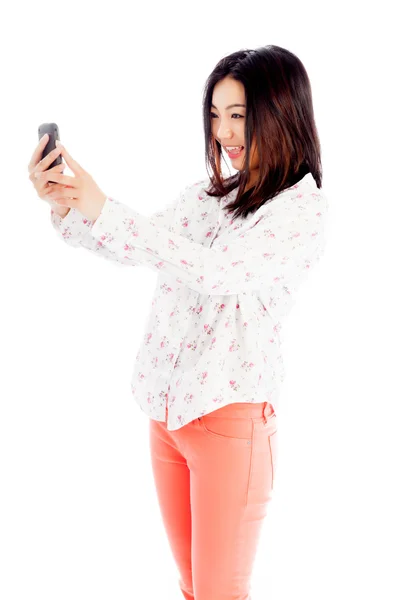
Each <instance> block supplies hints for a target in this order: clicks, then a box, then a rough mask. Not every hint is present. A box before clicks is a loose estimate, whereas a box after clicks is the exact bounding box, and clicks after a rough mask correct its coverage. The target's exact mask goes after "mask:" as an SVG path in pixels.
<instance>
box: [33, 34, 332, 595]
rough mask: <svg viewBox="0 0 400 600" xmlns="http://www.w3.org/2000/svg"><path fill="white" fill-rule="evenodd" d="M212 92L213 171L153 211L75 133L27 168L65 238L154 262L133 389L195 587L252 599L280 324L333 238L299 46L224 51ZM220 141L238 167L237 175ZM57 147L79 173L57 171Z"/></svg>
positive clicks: (273, 424)
mask: <svg viewBox="0 0 400 600" xmlns="http://www.w3.org/2000/svg"><path fill="white" fill-rule="evenodd" d="M203 107H204V110H203V117H204V130H205V143H206V164H207V165H211V168H212V171H213V173H212V176H211V178H210V179H208V178H207V179H205V180H202V181H199V182H195V183H194V184H191V185H189V186H188V187H186V188H185V189H184V190H183V191H182V192H181V193H180V194H179V195H178V197H177V198H176V199H175V200H174V201H173V202H172V203H170V204H169V205H167V206H166V207H165V210H162V211H159V212H157V213H155V214H153V215H152V216H151V217H150V218H146V217H144V216H143V215H141V214H140V213H138V212H137V211H136V210H133V209H132V208H130V207H129V206H127V205H125V204H122V203H121V202H119V201H117V200H115V199H113V198H110V197H107V196H106V195H105V194H104V193H103V192H102V191H101V190H100V189H99V188H98V187H97V185H96V184H95V182H94V181H93V179H92V178H91V177H90V175H89V174H88V173H87V172H86V171H85V170H84V169H82V167H81V166H80V165H78V163H77V162H76V161H75V160H73V159H72V157H71V156H70V155H69V153H68V152H67V151H66V150H65V149H64V148H58V149H56V151H54V152H53V153H50V154H49V155H48V156H47V157H46V158H45V159H43V161H40V162H39V160H38V159H39V157H40V155H41V152H42V150H43V148H44V142H45V141H46V140H42V141H41V142H40V144H39V146H38V147H37V149H36V150H35V153H34V154H33V156H32V160H31V162H30V164H29V172H30V178H31V181H32V182H33V183H34V185H35V188H36V190H37V192H38V194H39V196H40V197H41V198H42V199H44V200H46V201H51V202H52V210H51V221H52V224H53V226H54V227H55V229H56V230H57V231H58V232H59V234H60V236H61V238H62V239H63V240H64V241H65V242H66V243H67V244H70V245H72V246H83V247H84V248H87V249H88V250H91V251H92V252H94V253H95V254H98V255H99V256H102V257H104V258H107V259H110V260H113V261H116V262H119V263H121V264H124V265H129V266H135V265H141V264H144V265H148V266H149V267H150V268H151V269H153V270H155V271H157V273H158V285H157V288H156V291H155V294H154V299H153V303H152V310H151V312H150V315H149V317H148V321H147V325H146V327H145V333H144V336H143V340H142V344H141V347H140V349H139V352H138V354H137V356H136V366H135V370H134V373H133V377H132V384H131V389H132V393H133V395H134V397H135V398H136V400H137V402H138V404H139V406H140V407H141V409H142V410H143V411H144V412H145V413H146V414H147V415H148V416H149V425H150V431H149V433H150V450H151V459H152V467H153V473H154V481H155V486H156V491H157V495H158V499H159V504H160V510H161V514H162V517H163V521H164V524H165V529H166V532H167V535H168V537H169V540H170V544H171V549H172V553H173V556H174V558H175V560H176V564H177V566H178V569H179V573H180V581H179V585H180V589H181V591H182V594H183V596H184V598H186V600H189V599H191V600H193V598H195V599H196V600H214V599H215V600H217V599H219V598H224V599H225V598H226V599H228V598H241V599H243V600H244V599H249V597H250V596H249V594H250V585H251V584H250V580H251V573H252V567H253V562H254V559H255V554H256V549H257V544H258V540H259V536H260V533H261V527H262V524H263V522H264V519H265V516H266V513H267V505H268V503H269V502H270V500H271V497H272V491H273V488H274V483H275V477H276V466H277V429H278V427H277V414H276V411H277V403H278V398H279V387H280V384H281V383H282V382H283V380H284V375H285V373H284V367H283V361H282V355H281V352H280V346H281V342H282V333H281V324H282V320H283V319H284V317H285V316H286V315H287V314H288V312H289V310H290V308H291V306H292V305H293V302H294V295H295V293H296V291H297V289H298V288H299V286H300V284H301V282H302V281H303V280H304V279H305V277H306V276H307V273H308V272H309V270H310V268H312V266H313V265H314V264H315V263H316V262H317V261H318V260H319V259H320V257H321V255H322V253H323V251H324V247H325V237H324V231H325V230H324V227H325V225H324V224H325V222H326V216H327V212H328V202H327V199H326V196H325V195H324V194H323V193H322V191H321V187H322V183H321V182H322V174H321V161H320V144H319V139H318V134H317V130H316V126H315V122H314V114H313V105H312V94H311V87H310V82H309V79H308V76H307V73H306V71H305V68H304V66H303V64H302V63H301V61H300V60H299V59H298V58H297V57H296V56H295V55H294V54H292V53H291V52H289V51H288V50H285V49H284V48H281V47H279V46H266V47H261V48H258V49H257V50H254V51H252V50H250V51H239V52H235V53H233V54H231V55H229V56H227V57H225V58H223V59H222V60H221V61H220V62H219V63H218V64H217V66H216V67H215V69H214V70H213V72H212V73H211V75H210V76H209V78H208V80H207V83H206V87H205V93H204V100H203ZM223 152H226V153H227V154H228V157H229V159H230V161H231V164H232V166H233V168H234V169H236V170H237V172H236V173H235V174H234V175H233V176H230V177H227V178H223V176H222V172H221V156H223ZM60 153H61V154H62V155H63V156H64V158H65V160H66V162H67V164H68V166H70V167H71V169H72V170H73V172H74V175H75V177H74V178H71V177H66V176H64V175H62V174H60V171H61V170H62V165H60V166H58V167H54V169H50V170H48V171H46V169H47V167H48V166H49V165H50V164H51V162H52V161H53V160H54V159H55V157H56V156H57V154H60ZM57 171H58V172H57ZM36 174H37V175H38V176H39V177H38V179H36V178H35V175H36ZM46 179H48V180H51V181H53V182H55V183H53V184H51V185H49V184H48V183H47V181H46ZM66 186H68V189H66ZM54 203H55V204H54Z"/></svg>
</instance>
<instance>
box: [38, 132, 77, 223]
mask: <svg viewBox="0 0 400 600" xmlns="http://www.w3.org/2000/svg"><path fill="white" fill-rule="evenodd" d="M48 139H49V136H48V135H47V134H45V135H44V136H43V137H42V139H41V140H40V142H39V144H38V145H37V146H36V148H35V150H34V152H33V154H32V158H31V160H30V162H29V165H28V171H29V179H30V180H31V182H32V184H33V187H34V188H35V190H36V192H37V195H38V196H39V198H40V199H41V200H44V201H45V202H48V203H49V204H50V206H51V207H52V209H53V210H54V212H55V213H57V214H58V215H59V216H60V217H65V216H66V215H67V214H68V212H69V207H68V206H60V205H59V204H57V203H55V202H53V201H52V200H50V199H49V198H48V194H50V193H51V192H54V191H57V190H58V189H64V188H65V187H67V186H65V185H61V184H59V183H52V182H50V181H41V180H40V179H36V177H35V173H37V172H41V171H46V170H47V169H48V167H49V166H50V165H51V163H52V162H53V161H54V160H55V159H56V158H57V156H58V155H59V154H60V152H61V148H60V147H58V146H57V147H56V148H55V149H54V150H52V151H51V152H49V154H48V155H47V156H45V158H43V159H41V160H40V158H41V156H42V154H43V150H44V148H45V147H46V144H47V142H48ZM64 169H65V163H61V164H60V165H56V166H55V167H53V168H52V169H48V172H49V173H62V172H63V171H64Z"/></svg>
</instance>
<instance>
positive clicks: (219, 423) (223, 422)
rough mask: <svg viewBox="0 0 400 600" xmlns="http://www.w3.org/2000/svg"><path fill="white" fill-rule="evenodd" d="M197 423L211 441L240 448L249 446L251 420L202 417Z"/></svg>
mask: <svg viewBox="0 0 400 600" xmlns="http://www.w3.org/2000/svg"><path fill="white" fill-rule="evenodd" d="M198 421H199V423H200V425H201V428H202V430H203V432H204V433H205V434H206V435H207V436H208V437H211V438H213V439H219V440H221V441H225V443H231V444H237V445H241V446H248V447H249V446H251V443H252V435H253V419H252V418H250V417H249V418H245V417H244V418H237V417H236V418H230V417H213V416H212V415H209V414H208V415H204V416H203V417H199V418H198Z"/></svg>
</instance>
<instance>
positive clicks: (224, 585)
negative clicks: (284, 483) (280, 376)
mask: <svg viewBox="0 0 400 600" xmlns="http://www.w3.org/2000/svg"><path fill="white" fill-rule="evenodd" d="M276 432H277V417H276V414H275V412H274V410H273V407H272V405H271V404H269V403H268V402H262V403H256V404H251V403H243V402H241V403H234V404H228V405H227V406H223V407H222V408H219V409H217V410H215V411H214V412H211V413H208V414H207V415H205V416H203V417H200V418H197V419H194V420H193V421H191V422H190V423H188V424H187V425H185V426H183V427H181V428H180V429H177V430H176V431H168V429H167V426H166V423H164V422H161V421H155V420H152V419H150V453H151V462H152V469H153V475H154V482H155V487H156V492H157V496H158V502H159V506H160V510H161V516H162V520H163V523H164V527H165V530H166V533H167V536H168V540H169V544H170V547H171V550H172V554H173V557H174V560H175V563H176V565H177V567H178V571H179V574H180V579H179V587H180V590H181V592H182V594H183V596H184V598H185V600H251V597H250V587H251V573H252V567H253V562H254V559H255V555H256V550H257V545H258V541H259V537H260V533H261V529H262V524H263V521H264V518H265V517H266V514H267V505H268V503H269V502H270V500H271V498H272V490H273V485H274V472H275V468H276V458H277V443H276Z"/></svg>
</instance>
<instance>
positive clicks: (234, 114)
mask: <svg viewBox="0 0 400 600" xmlns="http://www.w3.org/2000/svg"><path fill="white" fill-rule="evenodd" d="M235 116H236V117H239V119H243V115H239V114H238V113H233V115H232V117H235ZM214 117H218V115H216V114H215V113H211V118H212V119H213V118H214Z"/></svg>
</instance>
